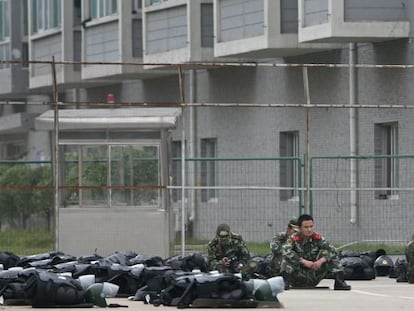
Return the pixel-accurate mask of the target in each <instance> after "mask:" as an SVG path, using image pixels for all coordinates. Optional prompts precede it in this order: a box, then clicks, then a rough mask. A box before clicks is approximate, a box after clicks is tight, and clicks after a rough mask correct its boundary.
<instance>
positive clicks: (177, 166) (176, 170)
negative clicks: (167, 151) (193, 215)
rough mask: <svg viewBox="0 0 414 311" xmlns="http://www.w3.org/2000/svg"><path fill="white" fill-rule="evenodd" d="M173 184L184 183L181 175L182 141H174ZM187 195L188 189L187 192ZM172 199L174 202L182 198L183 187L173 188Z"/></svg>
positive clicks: (179, 184)
mask: <svg viewBox="0 0 414 311" xmlns="http://www.w3.org/2000/svg"><path fill="white" fill-rule="evenodd" d="M171 151H172V158H173V160H172V168H171V171H172V172H171V176H172V185H173V186H181V185H182V178H181V177H182V176H181V167H182V166H181V141H173V142H172V150H171ZM185 196H186V197H187V191H186V192H185ZM172 200H173V201H174V202H177V201H180V200H181V189H173V191H172Z"/></svg>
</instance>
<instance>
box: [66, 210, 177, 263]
mask: <svg viewBox="0 0 414 311" xmlns="http://www.w3.org/2000/svg"><path fill="white" fill-rule="evenodd" d="M153 228H157V234H150V235H149V234H148V232H149V231H151V230H152V229H153ZM167 228H168V227H167V226H166V224H165V219H164V212H162V211H159V210H156V209H142V208H111V209H108V208H103V209H102V208H62V209H61V210H60V216H59V232H60V235H59V249H61V250H64V251H65V252H67V253H69V254H72V255H74V256H80V255H85V254H92V253H94V252H95V250H96V251H97V253H98V254H100V255H103V256H107V255H110V254H112V253H114V252H115V251H120V250H132V251H135V252H137V253H138V254H151V255H157V256H161V257H164V258H166V257H168V256H169V253H168V247H169V246H168V238H167V237H166V236H167V231H168V229H167Z"/></svg>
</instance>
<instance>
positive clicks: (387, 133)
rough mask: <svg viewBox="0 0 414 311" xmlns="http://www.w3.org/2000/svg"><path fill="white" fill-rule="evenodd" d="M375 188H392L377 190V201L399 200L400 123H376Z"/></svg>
mask: <svg viewBox="0 0 414 311" xmlns="http://www.w3.org/2000/svg"><path fill="white" fill-rule="evenodd" d="M374 153H375V155H376V156H379V157H378V158H376V159H375V187H376V188H392V189H389V190H376V191H375V198H376V199H396V198H398V194H399V192H398V190H395V188H398V186H399V160H398V122H389V123H376V124H375V125H374Z"/></svg>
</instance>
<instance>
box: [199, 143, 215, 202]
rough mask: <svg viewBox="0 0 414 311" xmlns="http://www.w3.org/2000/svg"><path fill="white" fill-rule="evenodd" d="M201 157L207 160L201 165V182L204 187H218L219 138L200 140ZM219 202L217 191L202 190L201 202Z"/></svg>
mask: <svg viewBox="0 0 414 311" xmlns="http://www.w3.org/2000/svg"><path fill="white" fill-rule="evenodd" d="M200 156H201V158H207V159H206V160H204V161H201V163H200V180H201V185H202V186H203V187H215V186H216V185H217V165H216V161H215V160H214V159H213V158H217V138H202V139H201V140H200ZM216 200H217V190H216V189H202V190H201V202H205V203H209V202H213V201H216Z"/></svg>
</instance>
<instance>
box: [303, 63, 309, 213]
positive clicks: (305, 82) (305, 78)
mask: <svg viewBox="0 0 414 311" xmlns="http://www.w3.org/2000/svg"><path fill="white" fill-rule="evenodd" d="M302 73H303V88H304V93H305V102H306V105H310V94H309V77H308V67H305V66H304V67H302ZM309 129H310V108H309V106H308V107H306V152H305V189H306V190H305V191H306V192H305V213H310V206H311V202H310V165H309V161H310V159H309V157H310V137H309V135H310V133H309Z"/></svg>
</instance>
